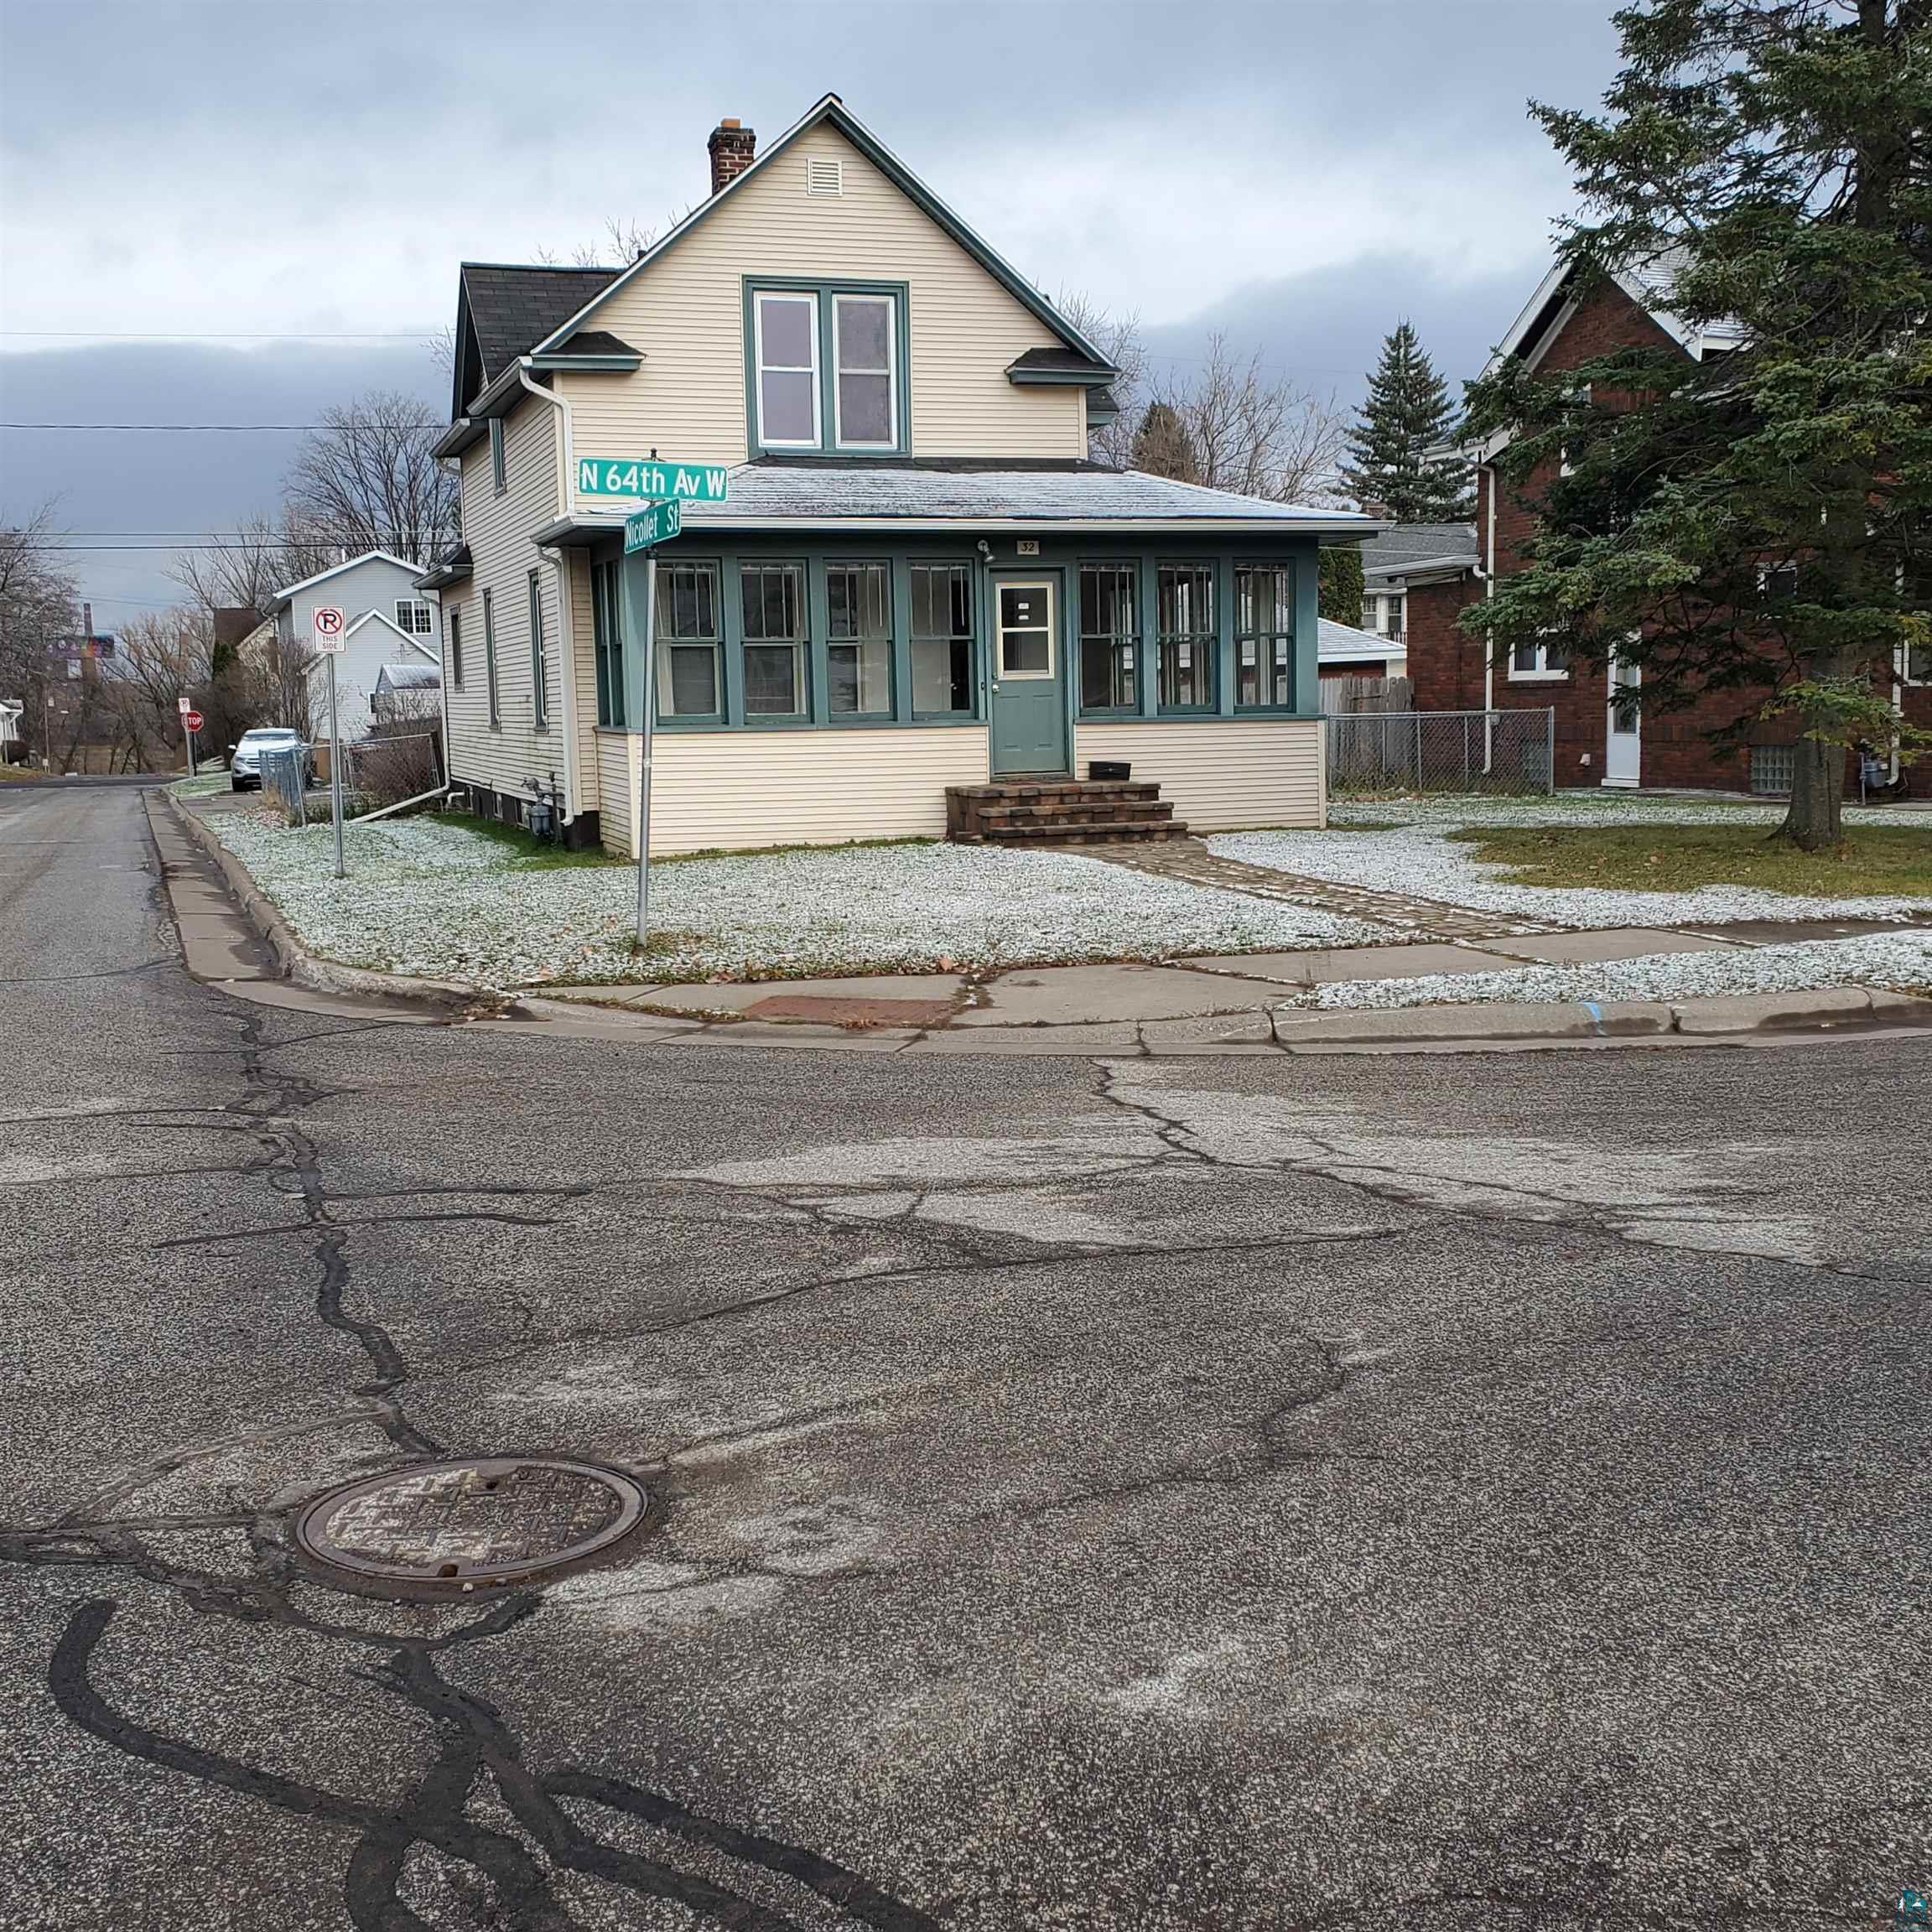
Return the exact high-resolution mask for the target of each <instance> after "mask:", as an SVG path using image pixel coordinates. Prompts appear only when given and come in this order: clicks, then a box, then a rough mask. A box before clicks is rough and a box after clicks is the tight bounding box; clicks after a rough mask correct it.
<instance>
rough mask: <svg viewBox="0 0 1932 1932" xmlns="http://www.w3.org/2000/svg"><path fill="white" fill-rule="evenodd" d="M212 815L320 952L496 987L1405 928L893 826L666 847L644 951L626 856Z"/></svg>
mask: <svg viewBox="0 0 1932 1932" xmlns="http://www.w3.org/2000/svg"><path fill="white" fill-rule="evenodd" d="M210 823H212V824H213V826H214V828H215V830H216V834H217V836H218V837H219V838H220V839H221V842H222V844H224V845H226V847H227V848H228V849H229V850H230V851H231V852H232V853H234V854H235V855H236V857H237V858H238V859H240V860H241V862H242V863H243V864H244V865H246V866H247V868H248V870H250V871H251V872H252V874H253V875H254V876H255V878H256V880H257V881H258V882H259V883H260V885H261V886H262V889H263V890H264V891H266V892H267V894H268V896H270V897H271V898H272V899H273V900H274V901H275V902H276V904H277V905H278V906H280V907H281V909H282V911H283V916H284V917H286V918H287V919H288V922H289V924H290V926H291V927H293V929H294V931H295V932H296V934H297V935H298V936H299V938H300V939H301V941H302V943H303V944H304V946H306V947H308V948H309V949H310V950H311V951H312V952H314V953H319V954H320V955H321V956H323V957H324V958H329V959H334V960H337V961H340V963H343V964H345V965H350V966H365V967H371V968H374V969H377V970H380V971H385V972H394V973H410V974H423V975H425V976H427V977H429V978H434V979H444V978H449V979H467V980H473V981H475V982H477V983H479V984H483V985H486V986H491V987H515V986H529V985H533V984H542V983H544V982H546V981H549V982H554V983H559V984H562V983H569V982H576V983H579V984H610V983H611V982H615V981H620V980H651V981H657V982H668V983H675V982H678V981H685V980H691V979H706V978H709V977H711V976H713V975H722V976H725V977H727V978H730V979H767V978H784V977H809V976H812V975H814V974H821V975H822V974H849V973H854V972H858V971H872V970H877V971H908V972H911V971H929V970H932V969H934V968H936V967H941V964H942V962H946V963H949V964H950V965H951V966H957V967H959V968H969V967H979V968H997V967H1005V966H1021V965H1046V964H1052V963H1057V962H1062V961H1069V962H1071V961H1086V960H1099V959H1160V958H1171V957H1174V956H1177V955H1182V954H1187V953H1240V952H1250V951H1259V950H1275V949H1287V948H1299V947H1326V946H1347V945H1353V944H1363V943H1373V942H1374V941H1378V940H1383V939H1388V938H1389V937H1393V935H1392V934H1391V933H1389V932H1388V931H1387V930H1385V929H1384V928H1383V927H1376V926H1370V925H1368V924H1365V923H1363V922H1359V921H1355V920H1348V919H1342V918H1337V917H1332V916H1331V915H1329V914H1327V913H1323V912H1318V911H1311V910H1304V909H1303V908H1301V907H1298V906H1281V905H1275V904H1272V903H1270V902H1268V901H1263V900H1259V899H1250V898H1247V897H1244V896H1242V895H1240V894H1239V893H1233V892H1220V891H1213V890H1210V889H1208V888H1207V887H1203V886H1192V885H1187V884H1183V883H1182V882H1180V881H1177V880H1160V879H1151V878H1148V877H1146V876H1145V875H1141V874H1139V873H1135V872H1129V871H1126V870H1122V869H1121V868H1119V867H1118V866H1114V865H1108V864H1106V863H1105V862H1104V861H1103V860H1097V859H1086V858H1082V857H1080V856H1078V854H1073V853H1068V852H1024V853H1021V852H1005V851H1000V850H997V849H992V848H989V847H985V846H960V845H936V844H935V845H894V846H882V847H878V846H875V847H868V848H850V849H844V850H820V851H793V852H776V853H769V854H746V855H744V856H741V857H732V858H723V859H689V860H677V861H675V862H673V863H669V864H665V865H658V866H655V867H653V868H652V875H651V893H652V924H653V927H655V928H656V929H657V930H658V931H660V932H662V933H663V934H664V936H665V937H664V943H663V944H662V946H661V947H660V948H658V949H657V950H655V951H653V952H652V954H651V955H650V956H649V958H648V959H647V960H643V961H641V960H639V959H638V958H637V957H636V955H635V954H634V953H632V951H631V922H632V918H633V908H634V906H635V903H636V873H635V872H634V871H632V870H631V868H630V867H629V866H626V865H609V866H605V865H578V866H556V865H544V864H543V863H542V862H540V861H538V862H532V860H527V859H521V858H518V857H517V855H516V854H513V853H512V852H509V851H507V850H506V848H505V847H504V846H503V845H501V844H499V843H498V842H497V841H496V840H494V839H490V838H487V837H486V836H484V835H483V834H480V833H477V832H475V831H472V830H470V828H467V827H466V826H464V825H462V824H460V823H449V822H448V821H446V820H442V819H437V818H409V819H396V820H389V821H385V822H384V823H380V824H376V825H360V826H351V827H350V828H349V829H348V833H347V865H348V870H349V877H348V878H347V879H346V880H340V881H339V880H335V878H333V877H332V876H331V865H332V857H333V854H332V847H331V843H330V832H329V828H328V827H327V826H325V825H319V826H310V827H309V828H307V829H306V830H302V831H297V830H292V829H290V828H288V827H287V826H285V825H283V823H281V822H280V820H279V819H278V818H274V817H273V815H272V814H269V813H258V812H236V813H223V814H221V815H220V816H219V817H217V818H214V819H212V820H211V821H210Z"/></svg>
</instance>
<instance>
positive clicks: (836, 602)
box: [825, 564, 892, 718]
mask: <svg viewBox="0 0 1932 1932" xmlns="http://www.w3.org/2000/svg"><path fill="white" fill-rule="evenodd" d="M825 606H826V613H827V615H826V632H825V637H826V642H825V673H826V702H827V704H828V706H829V708H830V709H831V711H832V714H833V715H834V717H850V718H884V717H890V716H891V712H892V575H891V569H890V567H889V566H887V565H886V564H829V565H828V566H827V568H826V571H825Z"/></svg>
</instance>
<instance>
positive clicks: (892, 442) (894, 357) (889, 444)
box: [830, 289, 899, 449]
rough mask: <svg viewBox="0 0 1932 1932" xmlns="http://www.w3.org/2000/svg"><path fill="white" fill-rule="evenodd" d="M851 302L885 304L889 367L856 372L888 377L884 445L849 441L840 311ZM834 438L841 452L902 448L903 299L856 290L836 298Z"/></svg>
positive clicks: (834, 305) (833, 302)
mask: <svg viewBox="0 0 1932 1932" xmlns="http://www.w3.org/2000/svg"><path fill="white" fill-rule="evenodd" d="M848 302H873V303H878V304H881V305H883V307H884V309H885V310H886V366H885V369H884V370H883V371H880V370H877V369H854V370H853V371H851V374H853V375H854V376H877V375H880V374H883V375H884V376H885V377H886V440H885V441H884V442H883V443H871V442H868V443H860V442H857V441H854V440H851V439H848V437H847V436H846V434H845V423H844V416H845V399H844V397H843V396H842V395H841V394H840V393H839V377H841V376H843V375H844V374H845V373H846V372H847V371H846V369H845V366H844V363H843V362H842V361H840V360H839V309H840V308H841V307H842V306H843V305H844V304H846V303H848ZM830 349H831V355H832V435H833V446H834V448H835V449H897V448H898V447H899V298H898V297H897V296H896V295H893V294H888V293H886V292H885V291H883V290H881V291H880V292H878V293H867V292H865V291H864V290H860V289H853V290H850V291H848V292H845V293H837V292H835V293H834V295H833V297H832V340H831V343H830Z"/></svg>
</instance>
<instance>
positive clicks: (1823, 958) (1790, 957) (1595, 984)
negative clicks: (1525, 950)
mask: <svg viewBox="0 0 1932 1932" xmlns="http://www.w3.org/2000/svg"><path fill="white" fill-rule="evenodd" d="M1827 986H1882V987H1889V988H1890V989H1893V991H1896V992H1901V993H1932V932H1899V933H1897V934H1893V933H1890V932H1877V933H1872V934H1868V935H1867V936H1866V937H1863V938H1858V939H1814V940H1808V941H1805V942H1804V943H1800V944H1797V945H1791V946H1763V947H1758V948H1753V949H1750V950H1740V951H1737V952H1724V953H1652V954H1651V955H1649V957H1648V958H1641V959H1612V960H1606V961H1604V962H1602V963H1599V964H1596V965H1588V966H1524V967H1519V968H1518V967H1511V968H1506V969H1503V970H1502V971H1499V972H1495V973H1446V974H1431V976H1430V977H1428V978H1426V979H1363V980H1353V981H1345V982H1343V983H1342V984H1337V985H1332V986H1322V987H1318V988H1317V989H1315V991H1314V992H1313V993H1312V994H1311V995H1309V996H1308V998H1307V999H1306V1001H1305V1002H1303V1003H1304V1004H1306V1005H1311V1006H1316V1007H1322V1008H1330V1007H1363V1006H1374V1007H1384V1006H1443V1005H1454V1006H1461V1005H1471V1004H1483V1003H1486V1002H1488V1001H1493V1000H1706V999H1710V998H1712V997H1714V996H1716V995H1720V994H1726V993H1792V992H1809V991H1815V990H1816V989H1820V988H1822V987H1827Z"/></svg>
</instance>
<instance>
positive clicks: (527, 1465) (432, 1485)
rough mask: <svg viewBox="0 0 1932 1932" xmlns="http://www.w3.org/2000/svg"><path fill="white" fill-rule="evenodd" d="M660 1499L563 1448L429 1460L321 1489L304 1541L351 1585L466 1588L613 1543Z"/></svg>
mask: <svg viewBox="0 0 1932 1932" xmlns="http://www.w3.org/2000/svg"><path fill="white" fill-rule="evenodd" d="M650 1503H651V1498H650V1497H649V1495H648V1494H647V1493H646V1491H645V1490H644V1489H643V1488H642V1487H641V1485H640V1484H638V1483H634V1482H632V1481H631V1478H629V1477H628V1476H624V1475H621V1474H619V1473H618V1472H617V1471H616V1470H615V1469H604V1468H600V1467H598V1466H597V1465H596V1464H595V1463H594V1462H572V1461H571V1460H569V1458H568V1457H561V1456H490V1457H480V1458H477V1459H475V1460H472V1461H470V1462H421V1463H418V1464H417V1465H416V1466H415V1467H413V1468H408V1469H392V1470H390V1471H388V1472H387V1473H386V1474H384V1475H381V1476H366V1477H364V1478H362V1479H361V1481H360V1482H356V1483H345V1484H344V1485H343V1486H342V1487H341V1488H339V1489H331V1490H330V1492H329V1493H328V1494H327V1495H325V1496H319V1497H317V1498H316V1499H315V1500H314V1502H313V1503H311V1504H309V1505H308V1507H307V1508H306V1509H304V1510H303V1512H302V1514H300V1515H299V1517H298V1518H297V1519H296V1521H295V1541H296V1545H297V1547H298V1548H299V1550H301V1552H302V1554H303V1555H304V1557H306V1558H307V1559H308V1566H309V1569H310V1570H311V1571H312V1572H313V1573H314V1575H315V1576H317V1577H318V1578H319V1580H320V1581H324V1582H328V1583H333V1584H335V1586H336V1587H338V1588H340V1589H344V1590H356V1591H360V1592H364V1593H365V1594H371V1595H376V1596H382V1597H403V1598H409V1599H415V1598H441V1597H465V1596H472V1595H475V1594H478V1593H481V1592H489V1591H492V1590H496V1589H499V1588H501V1587H505V1586H507V1585H514V1584H518V1583H529V1582H534V1581H538V1580H540V1579H542V1578H543V1577H547V1576H555V1575H556V1574H557V1573H558V1571H563V1570H566V1569H569V1568H571V1567H573V1566H575V1565H578V1564H580V1563H584V1562H588V1561H589V1560H590V1559H591V1558H592V1557H594V1556H599V1555H604V1554H605V1553H606V1552H608V1551H609V1550H610V1547H611V1546H612V1545H614V1544H615V1543H617V1542H619V1541H620V1540H621V1539H623V1538H624V1537H626V1536H628V1535H630V1534H631V1531H632V1530H634V1529H637V1528H638V1527H639V1526H640V1524H641V1523H642V1522H643V1520H644V1518H645V1515H646V1514H647V1511H648V1509H649V1508H650Z"/></svg>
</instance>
